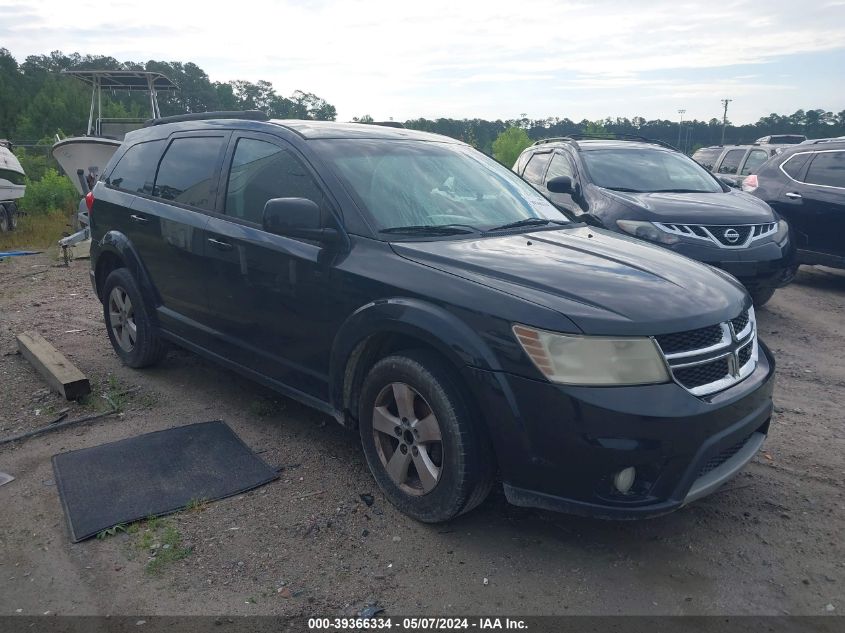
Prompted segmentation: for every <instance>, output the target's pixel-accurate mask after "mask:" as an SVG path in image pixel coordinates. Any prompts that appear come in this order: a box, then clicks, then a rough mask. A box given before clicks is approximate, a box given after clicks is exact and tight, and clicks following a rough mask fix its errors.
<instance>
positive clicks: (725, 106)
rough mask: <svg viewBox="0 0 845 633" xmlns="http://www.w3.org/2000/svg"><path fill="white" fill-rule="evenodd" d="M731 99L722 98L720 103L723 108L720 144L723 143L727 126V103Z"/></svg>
mask: <svg viewBox="0 0 845 633" xmlns="http://www.w3.org/2000/svg"><path fill="white" fill-rule="evenodd" d="M731 101H733V99H722V105H723V106H724V108H725V111H724V112H723V113H722V143H721V144H722V145H724V144H725V128H726V127H727V126H728V104H729V103H730V102H731Z"/></svg>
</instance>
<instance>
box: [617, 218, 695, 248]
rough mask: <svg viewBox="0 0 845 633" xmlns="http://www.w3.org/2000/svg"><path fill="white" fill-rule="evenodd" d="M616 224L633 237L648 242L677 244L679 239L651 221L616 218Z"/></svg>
mask: <svg viewBox="0 0 845 633" xmlns="http://www.w3.org/2000/svg"><path fill="white" fill-rule="evenodd" d="M616 225H617V226H618V227H619V228H620V229H622V230H623V231H625V232H626V233H630V234H631V235H633V236H634V237H639V238H641V239H644V240H649V241H650V242H659V243H660V244H677V243H678V242H680V241H681V240H680V239H678V237H677V236H675V235H671V234H669V233H667V232H666V231H661V230H660V229H658V228H657V227H656V226H654V224H652V223H651V222H641V221H639V220H616Z"/></svg>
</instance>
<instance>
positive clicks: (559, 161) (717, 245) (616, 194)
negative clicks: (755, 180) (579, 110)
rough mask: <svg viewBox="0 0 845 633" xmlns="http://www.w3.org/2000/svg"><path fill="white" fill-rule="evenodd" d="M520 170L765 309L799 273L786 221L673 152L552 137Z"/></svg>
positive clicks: (551, 193)
mask: <svg viewBox="0 0 845 633" xmlns="http://www.w3.org/2000/svg"><path fill="white" fill-rule="evenodd" d="M513 169H514V171H516V172H517V173H518V174H520V175H521V176H522V177H523V178H525V179H526V180H528V181H529V182H531V183H533V184H534V185H535V186H536V187H537V188H538V189H539V191H540V192H541V193H542V194H543V195H544V196H546V197H547V198H548V199H549V200H550V201H551V202H552V203H553V204H554V205H555V206H557V207H558V208H559V209H561V210H563V211H564V212H566V213H568V214H570V215H571V216H572V217H573V218H576V219H579V220H582V221H584V222H587V223H589V224H592V225H593V226H599V227H602V228H606V229H609V230H611V231H616V232H618V233H626V234H630V235H633V236H635V237H638V238H641V239H644V240H648V241H650V242H653V243H655V244H659V245H660V246H663V247H664V248H668V249H671V250H673V251H675V252H677V253H681V254H682V255H686V256H687V257H691V258H693V259H697V260H698V261H701V262H705V263H707V264H711V265H713V266H716V267H718V268H721V269H722V270H725V271H727V272H729V273H731V274H732V275H734V276H735V277H737V278H738V279H739V280H740V281H741V282H742V284H743V285H744V286H745V287H746V288H747V289H748V292H749V293H750V294H751V296H752V298H753V299H754V303H755V305H757V306H761V305H763V304H764V303H766V302H767V301H768V300H769V299H771V297H772V295H773V294H774V292H775V289H776V288H778V287H779V286H781V285H784V284H786V283H788V282H789V281H790V280H791V279H792V276H793V275H794V270H793V269H792V268H791V255H792V246H791V244H790V242H789V230H788V226H787V224H786V222H783V221H781V220H780V218H778V216H777V215H776V214H775V213H774V212H773V211H772V209H771V208H770V207H769V206H768V205H767V204H763V203H761V202H760V201H759V200H755V199H754V197H753V196H749V195H747V194H745V193H743V192H741V191H737V190H735V189H732V188H731V187H729V186H728V185H726V184H724V183H722V182H720V181H719V180H717V179H716V178H715V177H714V176H713V175H712V174H710V173H708V172H707V171H706V170H704V169H703V168H702V167H701V166H700V165H699V164H698V163H696V162H694V161H693V160H691V159H690V158H689V157H687V156H685V155H684V154H682V153H681V152H679V151H677V150H675V149H674V148H673V147H671V146H669V145H665V144H663V143H659V142H656V141H649V140H647V139H642V138H639V137H633V138H630V137H629V138H616V139H600V138H587V137H584V136H580V137H566V138H555V139H547V140H543V141H537V142H536V143H534V144H533V145H532V146H531V147H529V148H527V149H526V150H525V151H524V152H523V153H522V154H521V155H520V156H519V158H518V160H517V162H516V164H515V165H514V166H513Z"/></svg>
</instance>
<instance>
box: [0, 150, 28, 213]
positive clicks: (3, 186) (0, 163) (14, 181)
mask: <svg viewBox="0 0 845 633" xmlns="http://www.w3.org/2000/svg"><path fill="white" fill-rule="evenodd" d="M24 178H25V176H24V173H23V167H21V164H20V161H19V160H18V159H17V157H16V156H15V155H14V154H12V152H11V150H9V149H8V148H6V147H5V146H3V145H0V201H3V200H17V199H18V198H23V195H24V193H25V192H26V184H25V181H24Z"/></svg>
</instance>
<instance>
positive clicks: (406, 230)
mask: <svg viewBox="0 0 845 633" xmlns="http://www.w3.org/2000/svg"><path fill="white" fill-rule="evenodd" d="M379 233H399V234H403V235H459V234H462V233H478V229H477V228H475V227H474V226H470V225H468V224H412V225H409V226H391V227H390V228H387V229H381V230H380V231H379Z"/></svg>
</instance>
